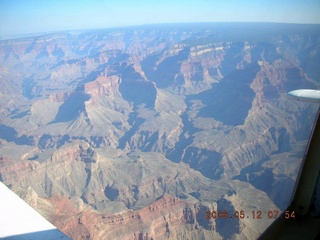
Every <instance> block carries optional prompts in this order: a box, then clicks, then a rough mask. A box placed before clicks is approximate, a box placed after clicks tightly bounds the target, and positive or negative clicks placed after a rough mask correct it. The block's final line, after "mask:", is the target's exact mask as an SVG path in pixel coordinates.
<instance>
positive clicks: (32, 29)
mask: <svg viewBox="0 0 320 240" xmlns="http://www.w3.org/2000/svg"><path fill="white" fill-rule="evenodd" d="M239 21H241V22H289V23H318V24H320V0H118V1H116V0H91V1H89V0H87V1H84V0H78V1H76V0H55V1H53V0H0V34H7V33H8V34H15V33H36V32H43V31H57V30H70V29H86V28H108V27H116V26H131V25H141V24H149V23H176V22H239Z"/></svg>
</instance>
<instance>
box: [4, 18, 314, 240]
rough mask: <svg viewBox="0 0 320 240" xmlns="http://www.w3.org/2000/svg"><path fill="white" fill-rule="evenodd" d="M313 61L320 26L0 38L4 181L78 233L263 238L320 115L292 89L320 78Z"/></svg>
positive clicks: (152, 28)
mask: <svg viewBox="0 0 320 240" xmlns="http://www.w3.org/2000/svg"><path fill="white" fill-rule="evenodd" d="M319 69H320V26H319V25H294V24H271V23H270V24H264V23H215V24H208V23H203V24H201V23H197V24H167V25H145V26H139V27H130V28H118V29H106V30H92V31H69V32H61V33H52V34H46V35H42V36H34V37H26V38H19V39H12V40H1V41H0V180H1V181H2V182H3V183H5V184H6V185H7V186H9V187H10V188H11V189H12V190H13V191H14V192H16V193H17V194H18V195H19V196H21V197H22V198H23V199H24V200H25V201H27V202H28V203H29V204H30V205H31V206H33V207H34V208H35V209H36V210H37V211H39V212H40V213H41V214H42V215H43V216H45V217H46V218H47V219H48V220H49V221H51V222H52V223H53V224H54V225H55V226H57V227H58V228H59V229H60V230H62V231H63V232H64V233H65V234H67V235H68V236H70V237H71V238H72V239H143V240H147V239H148V240H150V239H255V238H257V237H258V236H259V235H260V234H261V233H262V232H263V231H264V230H265V229H266V227H267V226H269V225H270V224H271V223H272V221H273V220H274V219H268V217H267V212H268V211H270V210H271V211H276V210H279V211H283V210H284V209H285V208H286V207H287V205H288V203H289V200H290V196H291V194H292V190H293V187H294V184H295V180H296V177H297V174H298V171H299V167H300V163H301V160H302V157H303V153H304V149H305V146H306V144H307V140H308V138H309V134H310V131H311V128H312V125H313V122H314V118H315V114H316V112H317V106H316V105H313V104H310V103H302V102H296V101H292V100H290V99H288V98H287V96H286V94H287V92H289V91H291V90H295V89H298V88H312V89H318V88H319V83H320V82H319V80H320V72H319ZM208 210H210V211H213V210H216V211H226V212H228V218H226V219H225V218H219V219H218V218H216V219H213V218H210V219H207V218H206V216H207V213H206V212H207V211H208ZM236 211H239V212H240V211H244V212H245V214H246V217H245V218H235V216H234V212H236ZM252 211H255V212H257V211H261V212H262V214H263V215H262V217H263V218H262V219H254V218H253V216H252ZM231 217H232V218H231Z"/></svg>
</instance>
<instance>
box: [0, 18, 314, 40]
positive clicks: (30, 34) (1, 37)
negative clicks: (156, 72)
mask: <svg viewBox="0 0 320 240" xmlns="http://www.w3.org/2000/svg"><path fill="white" fill-rule="evenodd" d="M193 24H195V25H203V24H209V25H211V24H212V25H214V24H270V25H272V24H274V25H305V26H306V25H309V26H311V25H314V26H316V25H318V26H320V23H285V22H174V23H149V24H140V25H128V26H115V27H100V28H79V29H63V30H51V31H42V32H41V31H40V32H24V33H4V34H1V33H0V41H1V40H10V39H18V38H24V37H34V36H42V35H46V34H58V33H64V32H86V31H100V30H117V29H119V30H122V29H127V28H140V27H148V26H159V27H160V26H165V25H177V26H178V25H193Z"/></svg>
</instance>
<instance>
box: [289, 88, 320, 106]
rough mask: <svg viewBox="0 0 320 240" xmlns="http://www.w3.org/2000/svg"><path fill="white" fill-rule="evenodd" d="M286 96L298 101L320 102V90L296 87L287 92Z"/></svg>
mask: <svg viewBox="0 0 320 240" xmlns="http://www.w3.org/2000/svg"><path fill="white" fill-rule="evenodd" d="M288 96H289V97H290V98H293V99H295V100H298V101H304V102H315V103H320V90H312V89H298V90H294V91H291V92H288Z"/></svg>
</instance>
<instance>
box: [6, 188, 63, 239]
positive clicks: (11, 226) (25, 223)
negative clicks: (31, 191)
mask: <svg viewBox="0 0 320 240" xmlns="http://www.w3.org/2000/svg"><path fill="white" fill-rule="evenodd" d="M0 239H7V240H13V239H24V240H25V239H30V240H31V239H32V240H34V239H35V240H36V239H39V240H40V239H47V240H51V239H52V240H56V239H62V240H65V239H69V238H68V237H67V236H66V235H64V234H63V233H62V232H60V231H59V230H58V229H57V228H56V227H55V226H53V225H52V224H51V223H50V222H48V221H47V220H46V219H45V218H43V217H42V216H41V215H40V214H39V213H38V212H37V211H35V210H34V209H33V208H32V207H31V206H30V205H28V204H27V203H26V202H25V201H23V200H22V199H21V198H19V197H18V196H17V195H16V194H15V193H14V192H12V191H11V190H10V189H9V188H7V187H6V186H5V185H4V184H3V183H2V182H0Z"/></svg>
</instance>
